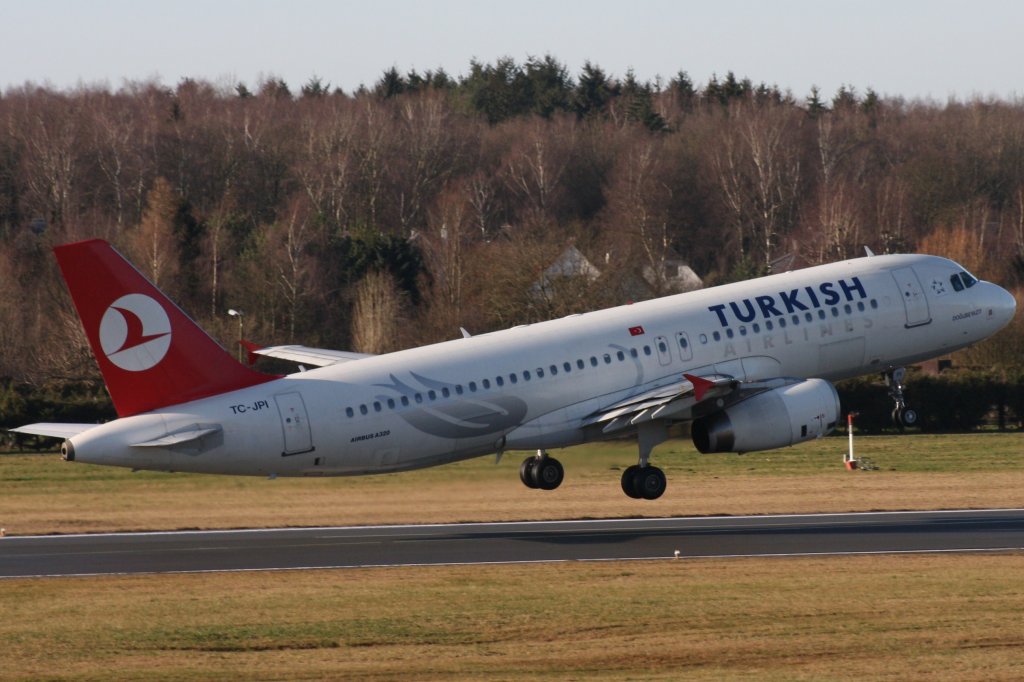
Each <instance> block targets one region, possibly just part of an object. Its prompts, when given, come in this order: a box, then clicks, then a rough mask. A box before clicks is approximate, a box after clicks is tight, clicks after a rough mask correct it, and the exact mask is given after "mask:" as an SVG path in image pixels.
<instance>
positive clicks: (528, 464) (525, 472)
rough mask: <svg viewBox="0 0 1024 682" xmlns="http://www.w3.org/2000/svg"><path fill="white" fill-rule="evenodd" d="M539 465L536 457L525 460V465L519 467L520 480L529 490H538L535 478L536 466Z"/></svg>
mask: <svg viewBox="0 0 1024 682" xmlns="http://www.w3.org/2000/svg"><path fill="white" fill-rule="evenodd" d="M536 463H537V458H536V457H527V458H526V459H524V460H523V463H522V464H520V465H519V480H520V481H522V482H523V485H525V486H526V487H527V488H536V487H537V480H536V478H534V473H533V472H534V469H535V468H536V467H535V466H534V465H535V464H536Z"/></svg>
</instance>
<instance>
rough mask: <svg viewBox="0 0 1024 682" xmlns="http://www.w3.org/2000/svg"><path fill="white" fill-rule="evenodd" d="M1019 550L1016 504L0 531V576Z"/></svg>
mask: <svg viewBox="0 0 1024 682" xmlns="http://www.w3.org/2000/svg"><path fill="white" fill-rule="evenodd" d="M1022 549H1024V510H1022V509H1003V510H983V511H946V512H942V511H936V512H886V513H860V514H824V515H803V516H750V517H693V518H662V519H607V520H593V521H546V522H513V523H479V524H452V525H422V526H363V527H343V528H301V529H298V528H297V529H267V530H226V531H182V532H159V533H117V534H102V535H99V534H97V535H63V536H61V535H56V536H26V537H5V538H0V578H16V577H21V578H24V577H56V576H91V575H124V574H144V573H200V572H213V571H262V570H303V569H324V568H339V569H340V568H357V567H371V566H372V567H377V566H427V565H456V564H493V563H532V562H562V561H613V560H655V559H673V558H675V557H676V552H678V557H679V558H682V559H688V558H700V557H754V556H814V555H843V554H875V553H917V552H997V551H1019V550H1022Z"/></svg>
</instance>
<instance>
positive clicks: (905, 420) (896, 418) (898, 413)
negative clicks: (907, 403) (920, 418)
mask: <svg viewBox="0 0 1024 682" xmlns="http://www.w3.org/2000/svg"><path fill="white" fill-rule="evenodd" d="M892 421H893V423H894V424H896V425H897V426H900V427H904V426H913V425H914V424H916V423H917V410H912V409H910V408H909V407H897V408H896V409H895V410H893V411H892Z"/></svg>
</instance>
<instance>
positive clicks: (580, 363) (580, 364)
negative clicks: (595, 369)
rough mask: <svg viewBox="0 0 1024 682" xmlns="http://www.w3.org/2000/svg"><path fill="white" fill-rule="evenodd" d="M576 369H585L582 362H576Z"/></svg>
mask: <svg viewBox="0 0 1024 682" xmlns="http://www.w3.org/2000/svg"><path fill="white" fill-rule="evenodd" d="M576 367H578V368H579V369H583V368H584V367H585V365H584V364H583V360H576Z"/></svg>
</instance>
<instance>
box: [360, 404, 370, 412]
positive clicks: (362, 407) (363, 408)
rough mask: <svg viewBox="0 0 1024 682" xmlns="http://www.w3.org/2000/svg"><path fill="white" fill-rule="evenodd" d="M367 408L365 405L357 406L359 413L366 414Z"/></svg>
mask: <svg viewBox="0 0 1024 682" xmlns="http://www.w3.org/2000/svg"><path fill="white" fill-rule="evenodd" d="M367 412H369V410H367V409H366V405H360V406H359V414H366V413H367Z"/></svg>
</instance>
